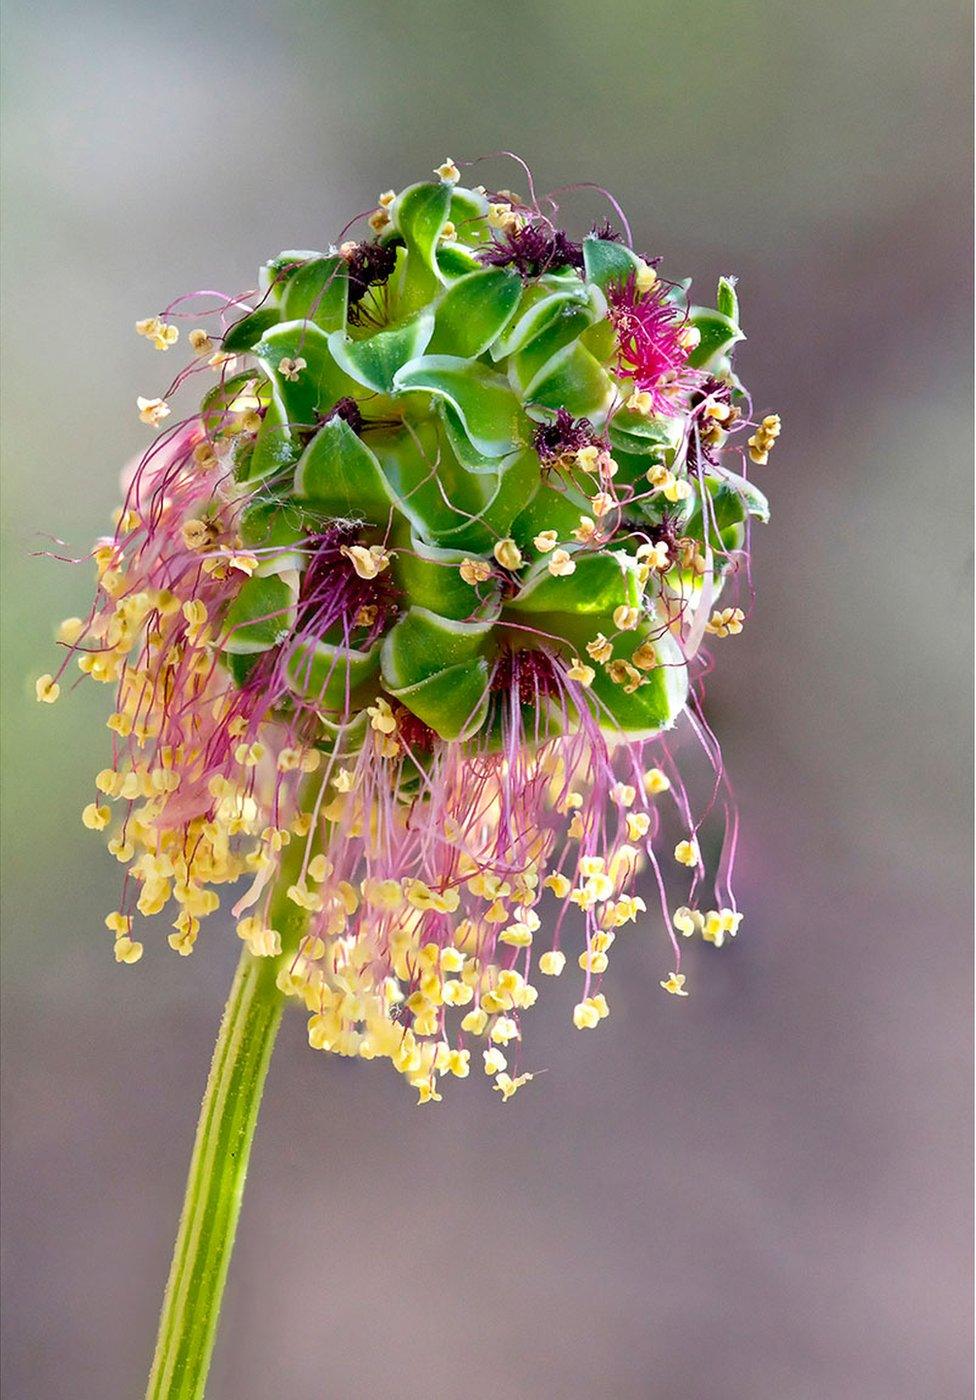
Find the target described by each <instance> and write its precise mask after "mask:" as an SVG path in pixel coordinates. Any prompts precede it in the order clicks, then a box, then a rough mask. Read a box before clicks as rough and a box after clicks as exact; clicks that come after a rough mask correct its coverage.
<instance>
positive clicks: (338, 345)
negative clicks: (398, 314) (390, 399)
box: [329, 310, 434, 394]
mask: <svg viewBox="0 0 976 1400" xmlns="http://www.w3.org/2000/svg"><path fill="white" fill-rule="evenodd" d="M433 330H434V313H433V312H432V311H430V310H426V311H422V312H420V313H419V315H417V316H414V317H413V318H412V319H411V320H409V321H406V322H404V324H403V325H400V326H395V327H393V328H392V329H391V330H386V331H377V333H376V335H371V336H369V337H368V338H367V339H366V340H350V339H349V338H348V337H347V336H346V335H345V334H344V333H343V332H342V331H334V332H333V334H332V335H330V336H329V349H330V351H331V353H332V357H333V359H334V360H335V362H336V364H337V365H338V366H339V367H340V369H342V370H344V371H345V373H346V374H348V375H349V377H350V378H351V379H354V380H355V381H356V383H357V384H359V385H364V386H365V387H366V388H367V389H375V390H376V392H377V393H380V394H388V393H390V392H391V390H392V388H393V384H394V381H395V378H396V374H397V371H398V370H399V369H400V368H401V367H402V366H404V365H406V364H407V363H408V362H409V361H411V360H415V359H416V358H417V357H418V356H419V355H423V353H424V350H425V349H426V348H427V342H428V341H429V340H430V337H431V335H432V333H433Z"/></svg>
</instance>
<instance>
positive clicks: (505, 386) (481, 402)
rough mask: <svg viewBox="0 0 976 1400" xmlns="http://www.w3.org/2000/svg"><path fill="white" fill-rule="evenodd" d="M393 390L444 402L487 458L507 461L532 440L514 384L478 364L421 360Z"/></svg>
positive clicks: (439, 357)
mask: <svg viewBox="0 0 976 1400" xmlns="http://www.w3.org/2000/svg"><path fill="white" fill-rule="evenodd" d="M393 388H394V391H395V392H397V393H401V394H402V393H410V392H414V391H420V392H424V393H428V394H434V395H435V396H436V397H438V398H441V399H445V400H446V401H447V402H448V403H449V404H450V405H451V406H452V407H453V408H454V410H455V411H456V413H457V415H458V417H459V418H460V420H461V423H462V425H463V427H464V431H465V433H466V434H467V436H468V438H469V439H470V441H471V444H472V446H473V447H474V449H475V451H476V452H479V453H481V454H483V455H484V456H485V457H504V456H505V455H506V454H507V453H509V452H512V451H514V450H515V449H516V448H517V447H519V446H520V445H523V444H524V443H526V442H527V441H528V437H529V425H528V421H527V419H526V417H525V414H524V413H523V411H522V406H521V404H520V403H519V401H518V398H517V397H516V395H515V393H514V392H513V390H512V387H511V385H510V384H509V383H508V381H507V380H506V379H503V378H502V376H501V375H500V374H495V373H494V372H493V371H492V370H490V369H489V368H488V367H487V365H483V364H481V363H480V362H479V361H477V360H474V361H470V360H463V359H461V358H459V357H458V356H455V355H422V356H421V357H420V358H419V359H416V360H413V361H411V362H410V363H409V364H406V365H404V366H403V368H402V369H400V370H398V371H397V373H396V375H395V376H394V380H393Z"/></svg>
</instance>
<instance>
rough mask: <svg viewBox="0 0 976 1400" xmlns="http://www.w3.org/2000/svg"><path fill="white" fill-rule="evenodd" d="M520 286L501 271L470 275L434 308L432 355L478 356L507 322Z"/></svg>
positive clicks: (515, 278)
mask: <svg viewBox="0 0 976 1400" xmlns="http://www.w3.org/2000/svg"><path fill="white" fill-rule="evenodd" d="M521 294H522V284H521V282H520V281H519V279H518V277H516V276H515V274H514V273H512V272H509V271H508V270H507V269H505V268H503V267H488V268H484V269H483V270H482V271H480V272H469V273H468V274H467V276H465V277H459V278H458V280H457V281H456V282H455V283H454V284H453V285H452V286H450V287H449V288H448V290H447V291H446V292H445V293H444V296H443V297H442V298H441V301H440V304H439V305H438V307H437V316H436V322H435V325H434V334H433V337H432V338H431V341H430V345H429V346H428V347H427V348H428V349H429V352H430V354H432V355H460V356H462V357H464V358H466V359H474V358H475V357H476V356H478V355H481V354H482V353H483V352H484V351H485V350H487V348H488V346H489V345H490V344H491V343H492V341H493V340H494V339H495V338H496V336H498V335H499V334H500V333H501V332H502V331H503V330H504V328H505V326H506V325H507V324H508V322H509V321H510V319H511V317H512V315H513V313H514V311H515V308H516V306H517V305H518V301H519V298H520V296H521Z"/></svg>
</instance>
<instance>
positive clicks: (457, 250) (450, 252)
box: [436, 243, 483, 282]
mask: <svg viewBox="0 0 976 1400" xmlns="http://www.w3.org/2000/svg"><path fill="white" fill-rule="evenodd" d="M436 257H437V269H438V271H439V272H440V273H441V275H442V280H444V281H448V282H452V281H453V280H454V279H455V278H456V277H466V276H467V274H468V273H469V272H481V271H482V269H483V264H482V263H480V262H479V261H478V259H477V258H476V257H475V255H474V253H472V252H471V250H470V249H469V248H465V246H464V244H463V243H441V244H440V245H439V247H438V249H437V253H436Z"/></svg>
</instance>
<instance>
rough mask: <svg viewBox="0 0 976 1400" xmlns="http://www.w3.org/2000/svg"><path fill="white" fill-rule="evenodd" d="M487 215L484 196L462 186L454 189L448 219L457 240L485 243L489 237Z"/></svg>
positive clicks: (486, 202) (486, 201) (486, 203)
mask: <svg viewBox="0 0 976 1400" xmlns="http://www.w3.org/2000/svg"><path fill="white" fill-rule="evenodd" d="M487 214H488V200H487V198H486V196H485V195H483V194H478V193H477V191H476V190H469V189H465V188H464V186H462V185H456V186H455V187H454V192H453V193H452V195H451V207H450V211H449V213H448V217H449V219H450V220H451V223H452V224H453V225H454V227H455V228H456V229H457V235H458V238H463V239H464V241H465V243H486V242H487V241H488V240H489V238H490V237H491V230H490V229H489V227H488V219H487Z"/></svg>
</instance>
